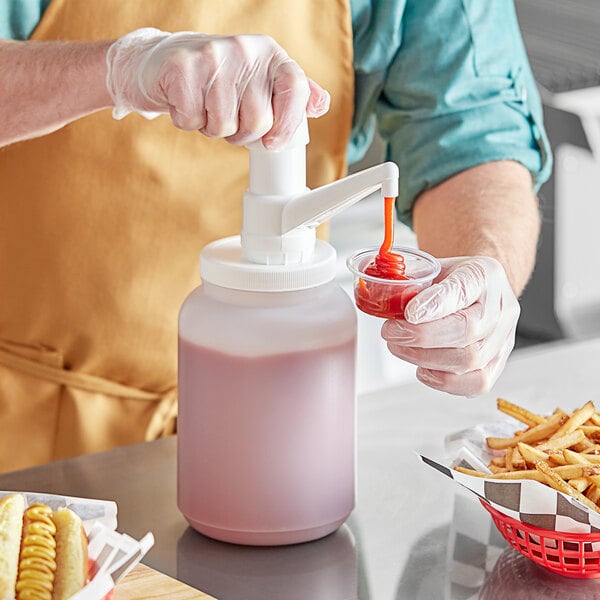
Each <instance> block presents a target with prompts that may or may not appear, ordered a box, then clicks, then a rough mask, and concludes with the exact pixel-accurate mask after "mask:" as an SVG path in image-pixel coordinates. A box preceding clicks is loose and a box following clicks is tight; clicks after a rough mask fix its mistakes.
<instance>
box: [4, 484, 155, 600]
mask: <svg viewBox="0 0 600 600" xmlns="http://www.w3.org/2000/svg"><path fill="white" fill-rule="evenodd" d="M15 493H19V494H21V495H22V496H23V497H24V498H25V504H26V505H27V506H29V505H31V504H35V503H36V502H39V503H41V504H46V505H48V506H49V507H50V508H52V510H57V509H58V508H63V507H66V508H69V509H71V510H72V511H73V512H74V513H76V514H77V515H79V516H80V517H81V520H82V521H83V528H84V530H85V533H86V535H87V538H88V556H89V558H90V560H91V561H93V568H92V571H91V580H90V581H89V583H88V584H87V585H86V586H85V587H84V588H83V589H82V590H80V591H79V592H77V593H76V594H75V595H74V596H72V597H71V600H101V599H102V598H104V597H105V596H106V595H107V594H109V593H110V592H111V590H113V589H114V587H115V585H116V583H117V581H119V579H121V578H122V577H124V576H125V575H127V573H129V571H131V569H133V568H134V567H135V565H137V564H138V563H139V562H140V560H141V559H142V558H143V557H144V555H145V554H146V553H147V552H148V550H150V548H152V546H153V545H154V536H153V535H152V533H150V532H149V533H147V534H146V535H145V536H144V537H143V538H142V539H141V540H136V539H134V538H132V537H130V536H128V535H127V534H124V533H118V532H117V531H116V528H117V505H116V503H115V502H111V501H107V500H95V499H91V498H74V497H72V496H59V495H55V494H42V493H36V492H13V491H0V498H2V497H3V496H6V495H7V494H15Z"/></svg>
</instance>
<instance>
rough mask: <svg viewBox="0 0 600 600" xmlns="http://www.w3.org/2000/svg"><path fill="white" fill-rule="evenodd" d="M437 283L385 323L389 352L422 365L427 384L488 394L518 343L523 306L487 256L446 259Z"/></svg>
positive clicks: (461, 392) (420, 371)
mask: <svg viewBox="0 0 600 600" xmlns="http://www.w3.org/2000/svg"><path fill="white" fill-rule="evenodd" d="M440 262H441V263H442V270H441V272H440V275H439V276H438V277H437V279H436V282H435V283H434V284H433V285H432V286H431V287H429V288H427V289H425V290H423V291H422V292H420V293H419V294H418V295H417V296H415V297H414V298H413V299H412V300H411V301H410V302H409V303H408V304H407V306H406V309H405V319H406V320H393V321H392V320H390V321H386V322H385V323H384V325H383V328H382V332H381V334H382V336H383V338H384V340H386V342H387V345H388V348H389V350H390V352H391V353H392V354H394V355H396V356H397V357H399V358H401V359H403V360H405V361H407V362H410V363H412V364H414V365H417V366H418V369H417V378H418V379H419V380H420V381H422V382H423V383H424V384H426V385H428V386H430V387H432V388H435V389H437V390H441V391H444V392H449V393H451V394H457V395H461V396H477V395H479V394H483V393H485V392H487V391H488V390H489V389H490V388H491V387H492V385H493V384H494V382H495V381H496V379H497V378H498V376H499V375H500V373H501V372H502V370H503V369H504V365H505V364H506V360H507V358H508V356H509V354H510V352H511V351H512V349H513V347H514V343H515V331H516V326H517V320H518V318H519V314H520V306H519V302H518V301H517V298H516V297H515V294H514V292H513V291H512V288H511V286H510V283H509V282H508V279H507V277H506V273H505V271H504V269H503V267H502V266H501V265H500V263H499V262H498V261H496V260H494V259H493V258H487V257H473V258H471V257H469V258H466V257H460V258H445V259H441V260H440Z"/></svg>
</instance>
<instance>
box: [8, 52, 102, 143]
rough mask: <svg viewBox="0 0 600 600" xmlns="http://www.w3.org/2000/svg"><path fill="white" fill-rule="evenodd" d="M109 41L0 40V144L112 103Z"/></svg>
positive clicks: (56, 126)
mask: <svg viewBox="0 0 600 600" xmlns="http://www.w3.org/2000/svg"><path fill="white" fill-rule="evenodd" d="M109 45H110V42H85V43H83V42H14V41H5V40H1V41H0V82H1V84H0V146H5V145H7V144H10V143H13V142H17V141H20V140H25V139H29V138H34V137H38V136H41V135H45V134H47V133H50V132H52V131H55V130H57V129H59V128H61V127H63V126H64V125H66V124H67V123H70V122H71V121H74V120H76V119H79V118H80V117H83V116H85V115H88V114H91V113H93V112H96V111H98V110H101V109H103V108H107V107H109V106H111V105H112V100H111V97H110V95H109V93H108V90H107V88H106V50H107V48H108V46H109Z"/></svg>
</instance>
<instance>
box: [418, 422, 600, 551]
mask: <svg viewBox="0 0 600 600" xmlns="http://www.w3.org/2000/svg"><path fill="white" fill-rule="evenodd" d="M514 431H515V427H514V424H511V423H494V424H490V425H479V426H477V427H475V428H473V429H468V430H465V431H462V432H459V433H457V434H454V435H452V436H449V437H448V438H447V439H446V451H447V452H448V453H449V455H450V456H451V457H452V458H451V460H450V461H449V463H448V464H447V465H445V464H442V463H441V462H437V461H435V460H432V459H431V458H427V457H426V456H423V455H421V454H419V456H420V458H421V460H423V462H424V463H426V464H428V465H429V466H431V467H433V468H434V469H437V470H438V471H439V472H440V473H443V474H444V475H446V476H447V477H450V478H451V479H453V480H454V481H456V482H457V483H459V484H460V485H462V486H464V487H465V488H467V489H468V490H470V491H471V492H473V493H474V494H476V495H477V496H478V497H479V498H483V499H485V500H486V501H487V502H488V503H489V504H491V505H492V506H493V507H494V508H495V509H496V510H498V511H499V512H501V513H503V514H505V515H507V516H509V517H512V518H513V519H516V520H518V521H521V522H523V523H528V524H529V525H533V526H534V527H540V528H542V529H550V530H552V531H563V532H571V533H598V532H600V514H598V513H595V512H593V511H592V510H590V509H589V508H587V507H586V506H584V505H583V504H581V503H580V502H578V501H577V500H575V499H574V498H571V497H570V496H567V495H566V494H563V493H562V492H558V491H556V490H554V489H552V488H551V487H549V486H547V485H544V484H543V483H540V482H539V481H533V480H528V479H527V480H526V479H523V480H497V479H491V478H490V479H487V478H484V477H474V476H472V475H466V474H465V473H460V472H459V471H456V470H454V469H453V467H455V466H463V467H466V468H469V469H475V470H478V471H484V472H485V471H487V470H488V469H487V466H486V465H487V464H488V463H489V460H490V458H491V456H493V455H494V453H493V452H490V450H489V449H488V448H487V445H486V443H485V439H486V438H487V437H488V436H499V437H511V436H512V435H513V434H514ZM490 475H491V473H490ZM596 545H598V548H595V547H594V550H598V549H600V543H599V544H594V546H596Z"/></svg>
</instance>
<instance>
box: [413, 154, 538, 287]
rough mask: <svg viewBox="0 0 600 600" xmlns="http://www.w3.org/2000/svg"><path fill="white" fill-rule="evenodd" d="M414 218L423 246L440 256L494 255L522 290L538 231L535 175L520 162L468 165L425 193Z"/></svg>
mask: <svg viewBox="0 0 600 600" xmlns="http://www.w3.org/2000/svg"><path fill="white" fill-rule="evenodd" d="M413 218H414V229H415V232H416V234H417V238H418V241H419V246H420V247H421V248H422V249H423V250H425V251H426V252H429V253H431V254H433V255H435V256H438V257H440V258H442V257H450V256H491V257H492V258H495V259H497V260H498V261H499V262H500V263H501V264H502V266H503V267H504V269H505V271H506V274H507V276H508V279H509V281H510V283H511V286H512V288H513V291H514V292H515V294H516V295H517V296H519V295H520V294H521V292H522V291H523V288H524V287H525V284H526V283H527V280H528V279H529V277H530V275H531V272H532V271H533V267H534V264H535V254H536V248H537V241H538V236H539V230H540V217H539V211H538V202H537V198H536V197H535V194H534V193H533V190H532V185H531V176H530V174H529V172H528V171H527V169H525V168H524V167H523V166H522V165H520V164H519V163H516V162H512V161H498V162H491V163H486V164H482V165H479V166H477V167H473V168H471V169H467V170H466V171H463V172H462V173H459V174H458V175H455V176H454V177H451V178H450V179H448V180H446V181H444V182H443V183H441V184H439V185H438V186H436V187H435V188H432V189H431V190H428V191H426V192H424V193H423V194H421V195H420V196H419V198H418V199H417V201H416V203H415V206H414V212H413Z"/></svg>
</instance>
